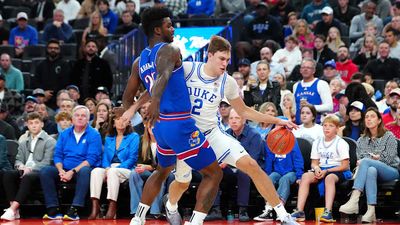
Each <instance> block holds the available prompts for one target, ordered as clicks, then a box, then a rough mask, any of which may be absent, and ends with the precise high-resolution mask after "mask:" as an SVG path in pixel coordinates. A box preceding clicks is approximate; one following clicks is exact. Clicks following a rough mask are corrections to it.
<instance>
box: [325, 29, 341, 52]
mask: <svg viewBox="0 0 400 225" xmlns="http://www.w3.org/2000/svg"><path fill="white" fill-rule="evenodd" d="M326 44H327V45H328V48H330V49H331V50H332V51H333V52H335V53H337V51H338V50H339V47H340V46H343V45H345V44H344V42H343V41H342V38H341V36H340V31H339V29H337V28H336V27H331V28H330V29H329V31H328V37H327V38H326Z"/></svg>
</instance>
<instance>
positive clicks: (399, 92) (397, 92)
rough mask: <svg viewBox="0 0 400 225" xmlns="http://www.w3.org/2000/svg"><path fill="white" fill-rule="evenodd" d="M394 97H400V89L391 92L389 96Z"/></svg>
mask: <svg viewBox="0 0 400 225" xmlns="http://www.w3.org/2000/svg"><path fill="white" fill-rule="evenodd" d="M392 95H398V96H400V88H395V89H393V90H392V91H391V92H390V94H389V96H392Z"/></svg>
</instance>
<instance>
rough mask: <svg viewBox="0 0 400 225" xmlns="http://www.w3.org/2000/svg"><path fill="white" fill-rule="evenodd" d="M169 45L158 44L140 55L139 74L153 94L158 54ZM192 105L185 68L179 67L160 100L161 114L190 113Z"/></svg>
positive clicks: (173, 73)
mask: <svg viewBox="0 0 400 225" xmlns="http://www.w3.org/2000/svg"><path fill="white" fill-rule="evenodd" d="M166 44H167V43H162V42H161V43H158V44H156V45H154V47H153V48H152V49H150V48H146V49H144V50H143V51H142V53H141V54H140V61H139V74H140V79H141V80H142V81H143V83H144V85H145V87H146V89H147V91H148V92H149V93H151V88H152V87H153V84H154V82H155V80H156V79H157V75H158V73H157V65H156V60H157V53H158V51H159V50H160V49H161V48H162V47H163V46H164V45H166ZM190 109H191V104H190V98H189V93H188V90H187V87H186V81H185V78H184V71H183V67H182V66H181V67H179V68H177V69H175V70H174V71H173V72H172V76H171V78H170V79H169V81H168V84H167V86H166V88H165V90H164V93H163V95H162V96H161V99H160V113H180V112H190Z"/></svg>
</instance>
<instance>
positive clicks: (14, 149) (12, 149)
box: [6, 139, 19, 168]
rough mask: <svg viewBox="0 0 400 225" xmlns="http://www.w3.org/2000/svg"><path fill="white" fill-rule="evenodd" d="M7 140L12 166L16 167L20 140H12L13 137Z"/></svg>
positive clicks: (8, 154) (8, 155)
mask: <svg viewBox="0 0 400 225" xmlns="http://www.w3.org/2000/svg"><path fill="white" fill-rule="evenodd" d="M6 142H7V157H8V160H9V161H10V163H11V166H12V167H13V168H14V164H15V159H16V157H17V153H18V146H19V144H18V141H16V140H11V139H7V140H6Z"/></svg>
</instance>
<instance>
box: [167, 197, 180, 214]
mask: <svg viewBox="0 0 400 225" xmlns="http://www.w3.org/2000/svg"><path fill="white" fill-rule="evenodd" d="M166 207H167V209H168V211H169V212H170V213H172V214H174V213H176V211H177V210H178V204H175V205H172V204H171V202H170V201H169V199H168V201H167V204H166Z"/></svg>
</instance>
